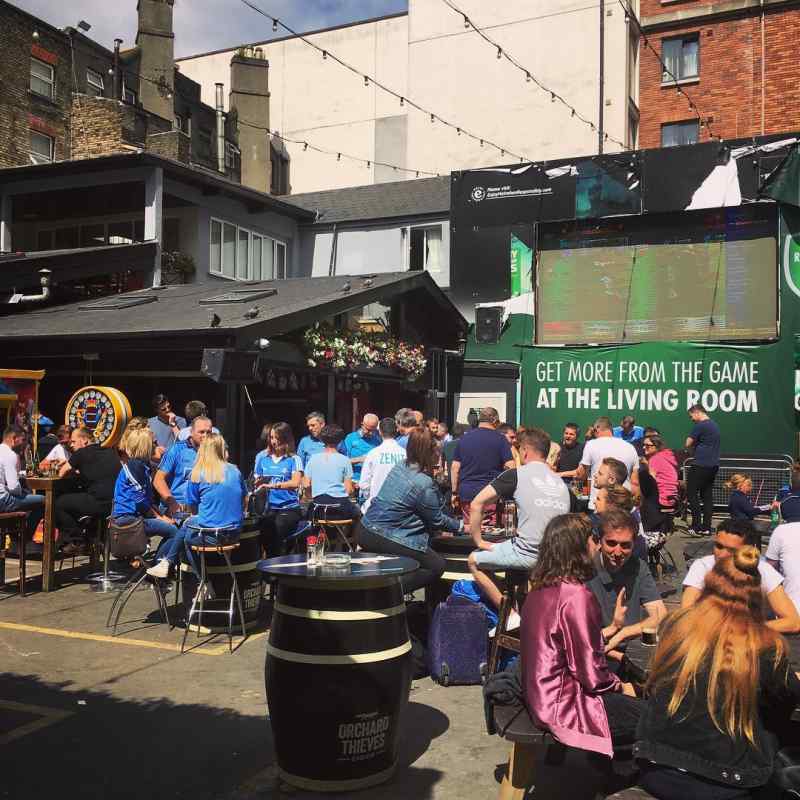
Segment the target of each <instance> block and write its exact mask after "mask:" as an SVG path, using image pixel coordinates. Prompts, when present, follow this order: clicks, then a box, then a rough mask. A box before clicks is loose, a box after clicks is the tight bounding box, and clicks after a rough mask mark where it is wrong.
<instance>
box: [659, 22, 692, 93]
mask: <svg viewBox="0 0 800 800" xmlns="http://www.w3.org/2000/svg"><path fill="white" fill-rule="evenodd" d="M699 46H700V40H699V39H698V37H697V34H694V35H693V36H682V37H680V38H678V39H664V41H662V42H661V58H662V60H663V62H664V65H665V66H666V68H667V69H666V70H664V72H663V73H662V75H661V83H667V84H669V83H673V82H674V81H676V80H678V81H685V80H689V79H691V78H696V77H697V76H698V75H699V70H698V66H699V65H698V50H699Z"/></svg>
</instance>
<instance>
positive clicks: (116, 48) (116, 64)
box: [114, 39, 122, 100]
mask: <svg viewBox="0 0 800 800" xmlns="http://www.w3.org/2000/svg"><path fill="white" fill-rule="evenodd" d="M121 44H122V39H114V99H115V100H119V99H120V94H121V92H120V79H119V78H120V75H119V47H120V45H121Z"/></svg>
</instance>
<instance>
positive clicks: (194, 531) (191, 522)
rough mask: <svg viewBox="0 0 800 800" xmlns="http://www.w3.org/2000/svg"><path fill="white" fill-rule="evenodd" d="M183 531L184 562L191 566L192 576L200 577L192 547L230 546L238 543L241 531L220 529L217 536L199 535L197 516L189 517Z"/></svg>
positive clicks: (209, 534)
mask: <svg viewBox="0 0 800 800" xmlns="http://www.w3.org/2000/svg"><path fill="white" fill-rule="evenodd" d="M183 530H184V540H183V542H184V546H185V548H186V560H187V561H188V562H189V564H191V567H192V569H193V570H194V574H195V575H197V576H198V578H199V577H200V563H199V562H198V561H197V559H196V558H195V555H194V552H192V547H191V546H192V545H198V544H203V545H211V546H213V545H216V544H232V543H233V542H236V541H238V539H239V534H240V533H241V530H240V529H239V528H220V529H219V535H218V536H214V535H213V534H211V533H206V534H204V535H202V536H201V535H200V523H199V522H198V521H197V515H194V516H192V517H189V518H188V519H187V520H186V522H184V523H183Z"/></svg>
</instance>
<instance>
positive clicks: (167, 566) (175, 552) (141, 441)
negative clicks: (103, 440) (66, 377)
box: [111, 425, 184, 578]
mask: <svg viewBox="0 0 800 800" xmlns="http://www.w3.org/2000/svg"><path fill="white" fill-rule="evenodd" d="M122 440H123V442H124V447H125V450H124V454H125V458H124V460H123V463H122V469H120V471H119V474H118V475H117V482H116V484H115V485H114V501H113V505H112V508H111V517H112V519H113V521H114V522H116V523H117V524H119V525H127V524H130V523H131V522H133V521H134V520H135V519H136V518H137V517H139V518H141V519H142V520H143V521H144V531H145V533H146V534H147V535H148V536H160V537H161V543H160V544H159V546H158V551H157V555H158V557H159V561H158V563H157V564H156V565H155V566H153V567H151V568H150V569H149V570H148V571H147V572H148V574H150V575H152V576H153V577H157V578H166V577H168V576H169V573H170V570H171V569H172V568H173V567H175V566H176V565H177V564H178V562H179V561H180V554H181V551H182V550H183V538H184V536H183V531H182V530H181V529H180V528H178V527H177V526H176V525H175V521H174V520H172V519H170V518H169V517H165V516H162V515H161V514H159V513H158V511H156V506H155V504H154V503H153V484H152V477H153V476H152V469H151V466H150V462H151V460H152V458H153V451H154V449H155V441H154V439H153V435H152V433H151V432H150V429H149V428H147V427H145V428H137V427H134V428H131V427H130V425H129V426H128V427H127V428H125V432H124V433H123V435H122Z"/></svg>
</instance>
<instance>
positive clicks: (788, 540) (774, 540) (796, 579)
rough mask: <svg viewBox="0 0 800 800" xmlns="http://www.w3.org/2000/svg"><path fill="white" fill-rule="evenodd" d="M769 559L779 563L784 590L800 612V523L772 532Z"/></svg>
mask: <svg viewBox="0 0 800 800" xmlns="http://www.w3.org/2000/svg"><path fill="white" fill-rule="evenodd" d="M767 558H768V559H769V560H770V561H777V562H778V564H779V567H780V570H781V572H782V573H783V588H784V589H785V590H786V594H788V595H789V597H790V598H791V600H792V602H793V603H794V605H795V608H797V610H798V611H800V522H789V523H784V524H783V525H778V527H777V528H775V530H774V531H772V536H770V538H769V544H768V545H767Z"/></svg>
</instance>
